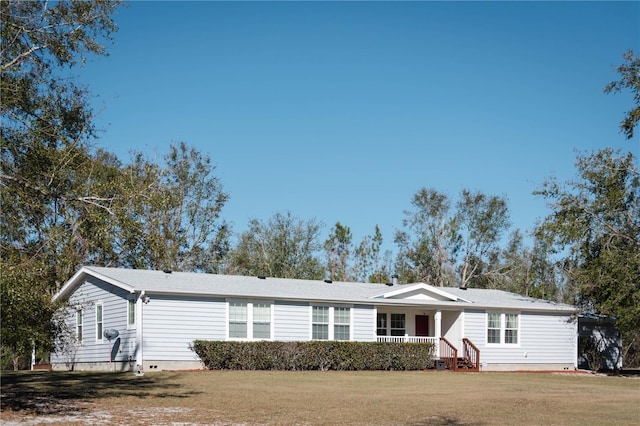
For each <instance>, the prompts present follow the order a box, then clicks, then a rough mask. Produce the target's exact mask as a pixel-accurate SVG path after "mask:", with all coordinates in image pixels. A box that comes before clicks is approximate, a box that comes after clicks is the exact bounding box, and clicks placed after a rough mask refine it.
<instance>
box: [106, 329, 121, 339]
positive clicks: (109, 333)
mask: <svg viewBox="0 0 640 426" xmlns="http://www.w3.org/2000/svg"><path fill="white" fill-rule="evenodd" d="M102 335H103V336H104V337H105V338H106V339H107V340H112V339H115V338H116V337H118V336H119V335H120V333H119V332H118V330H116V329H114V328H107V329H106V330H105V331H104V332H103V333H102Z"/></svg>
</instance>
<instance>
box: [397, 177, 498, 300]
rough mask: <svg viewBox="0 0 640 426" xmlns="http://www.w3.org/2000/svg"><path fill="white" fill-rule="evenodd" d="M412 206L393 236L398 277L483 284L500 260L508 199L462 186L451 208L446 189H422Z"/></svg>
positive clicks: (414, 279) (461, 283) (405, 279)
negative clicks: (471, 190)
mask: <svg viewBox="0 0 640 426" xmlns="http://www.w3.org/2000/svg"><path fill="white" fill-rule="evenodd" d="M412 205H413V206H414V209H413V210H412V211H405V216H406V217H405V219H404V220H403V225H404V228H405V230H403V231H398V232H397V233H396V238H395V242H396V244H397V245H398V247H399V249H400V250H399V253H398V257H397V262H396V267H397V270H398V272H399V275H400V278H401V279H402V280H403V281H422V282H425V283H428V284H432V285H436V286H440V287H442V286H445V285H456V284H457V285H460V286H467V285H473V286H481V285H482V283H483V282H485V280H484V279H483V277H486V276H488V275H489V274H491V273H493V272H494V267H497V266H496V265H498V263H499V262H498V259H497V257H498V256H499V252H500V249H499V242H500V238H501V235H502V233H503V232H504V231H506V230H507V229H508V226H509V214H508V209H507V203H506V200H504V198H502V197H498V196H488V195H485V194H483V193H480V192H476V193H472V192H470V191H468V190H463V191H462V192H461V194H460V199H459V200H458V201H457V202H456V204H455V207H454V208H453V207H452V204H451V200H450V199H449V197H448V196H447V195H446V194H443V193H440V192H438V191H436V190H434V189H426V188H423V189H421V190H420V191H418V192H417V193H416V194H415V195H414V197H413V200H412Z"/></svg>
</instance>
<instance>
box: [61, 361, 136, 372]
mask: <svg viewBox="0 0 640 426" xmlns="http://www.w3.org/2000/svg"><path fill="white" fill-rule="evenodd" d="M135 367H136V365H135V362H134V363H130V362H128V361H126V362H125V361H113V362H112V363H109V362H108V361H106V362H74V363H64V362H63V363H53V364H51V369H52V370H54V371H119V372H122V371H134V369H135Z"/></svg>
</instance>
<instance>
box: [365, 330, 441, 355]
mask: <svg viewBox="0 0 640 426" xmlns="http://www.w3.org/2000/svg"><path fill="white" fill-rule="evenodd" d="M376 339H377V341H378V342H380V343H431V344H433V348H434V352H435V353H434V354H433V355H434V356H435V357H436V358H438V357H439V356H440V351H439V349H440V346H439V344H438V338H437V337H431V336H409V335H404V336H376Z"/></svg>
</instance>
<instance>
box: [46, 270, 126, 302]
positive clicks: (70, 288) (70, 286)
mask: <svg viewBox="0 0 640 426" xmlns="http://www.w3.org/2000/svg"><path fill="white" fill-rule="evenodd" d="M89 275H90V276H92V277H95V278H98V279H99V280H102V281H104V282H106V283H109V284H111V285H114V286H116V287H118V288H121V289H123V290H126V291H128V292H130V293H134V292H135V288H134V287H133V286H130V285H128V284H125V283H123V282H120V281H118V280H114V279H113V278H110V277H107V276H105V275H102V274H100V273H98V272H96V271H94V270H92V269H91V268H89V267H86V266H83V267H82V268H80V269H79V270H78V272H76V273H75V274H74V275H73V277H71V279H70V280H69V281H67V283H66V284H65V285H64V286H63V287H62V288H61V289H60V291H58V292H57V293H56V294H55V295H54V296H53V301H54V302H56V301H58V300H64V299H67V298H68V297H69V296H70V295H71V293H73V292H74V291H75V289H76V288H77V287H79V286H80V285H81V284H82V283H83V282H84V281H85V279H86V277H87V276H89Z"/></svg>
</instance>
